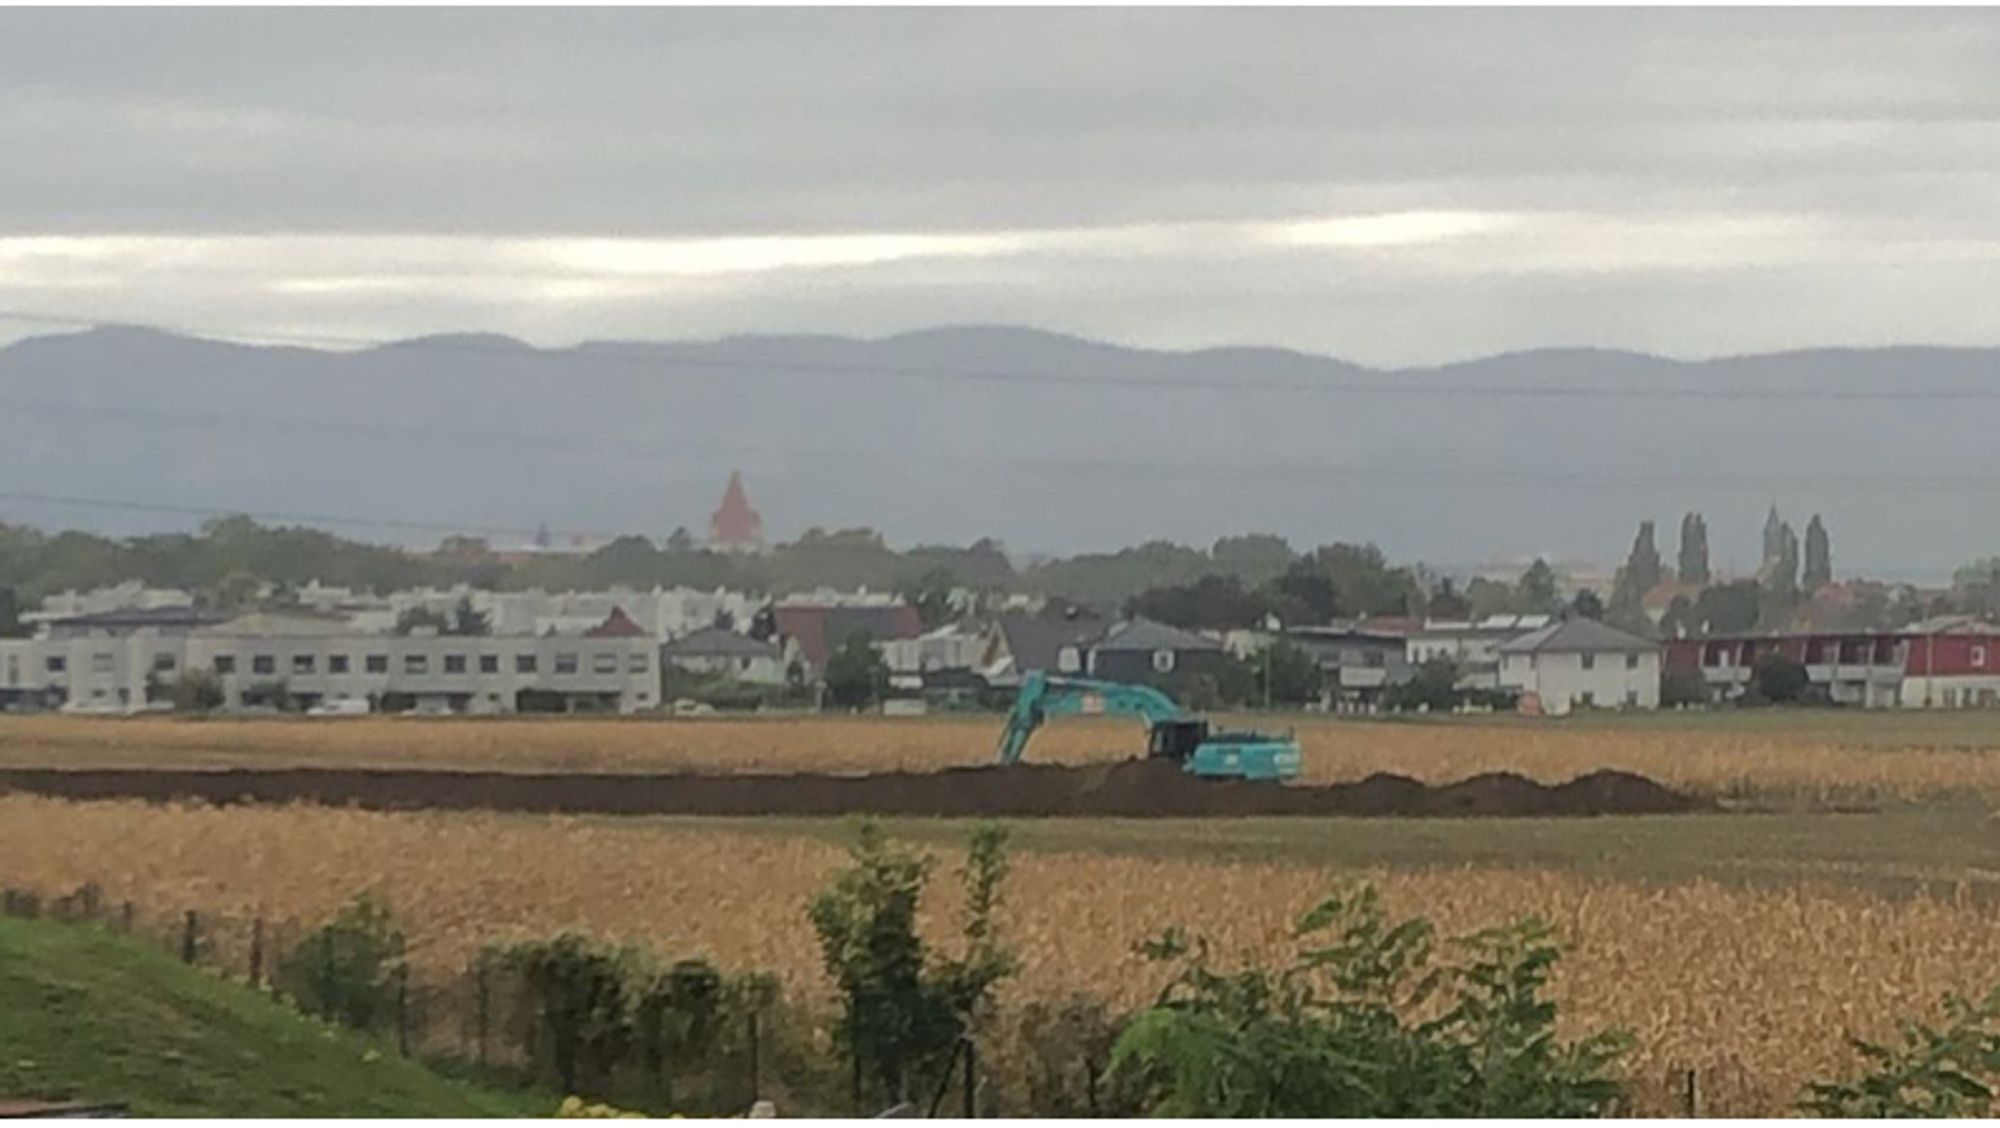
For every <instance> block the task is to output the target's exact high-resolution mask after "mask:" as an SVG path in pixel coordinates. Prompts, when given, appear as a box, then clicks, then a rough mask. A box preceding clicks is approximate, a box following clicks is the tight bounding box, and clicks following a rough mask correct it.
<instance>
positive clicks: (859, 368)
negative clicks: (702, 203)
mask: <svg viewBox="0 0 2000 1128" xmlns="http://www.w3.org/2000/svg"><path fill="white" fill-rule="evenodd" d="M0 321H14V322H20V323H22V324H28V325H43V326H50V327H60V328H85V329H88V328H97V327H102V326H109V325H118V324H123V323H121V322H119V321H117V320H116V319H109V318H97V317H84V316H79V315H68V314H53V313H44V312H37V311H29V310H13V309H0ZM156 328H158V329H159V330H160V331H162V332H171V333H176V334H179V335H182V336H188V337H197V338H205V339H208V340H211V341H222V342H229V343H253V344H277V345H294V346H302V347H310V348H342V349H356V350H364V349H389V348H394V349H401V350H408V351H412V352H435V353H447V354H453V353H455V354H467V355H472V356H485V357H491V358H494V359H506V360H510V361H513V360H522V359H532V360H539V361H542V362H557V361H561V362H564V363H581V364H585V365H593V364H594V365H600V366H611V367H618V368H624V369H629V370H640V371H646V372H651V373H654V374H658V373H660V372H662V371H672V370H675V369H696V370H711V371H719V372H742V373H749V374H752V375H764V376H770V375H848V376H864V377H866V376H886V377H891V378H895V379H905V380H915V381H922V382H928V383H944V384H983V383H992V384H1014V385H1023V386H1054V387H1099V388H1139V389H1148V390H1156V391H1206V392H1217V391H1219V392H1233V393H1251V392H1254V393H1273V394H1303V395H1340V396H1388V397H1418V398H1427V399H1451V398H1459V397H1464V398H1473V399H1526V400H1536V399H1605V400H1732V401H1760V402H1769V403H1796V402H1799V401H1800V400H1803V399H1812V400H1818V401H1839V402H1861V403H1869V402H1881V401H1921V402H1942V403H1951V402H1959V401H1970V402H1985V401H2000V387H1995V388H1969V387H1953V388H1853V387H1847V388H1790V389H1776V388H1744V387H1729V388H1720V387H1718V388H1689V387H1680V388H1674V387H1637V388H1635V387H1605V386H1601V385H1590V384H1500V383H1479V384H1437V383H1431V382H1427V381H1429V380H1430V379H1431V378H1432V377H1433V376H1434V375H1435V372H1434V370H1432V371H1416V372H1404V373H1400V374H1397V373H1383V374H1381V376H1379V377H1378V378H1375V379H1372V380H1351V379H1337V378H1331V377H1328V378H1312V379H1297V380H1283V379H1271V378H1268V377H1264V378H1253V377H1242V376H1231V377H1217V376H1204V375H1190V376H1173V377H1163V376H1146V375H1115V374H1114V375H1082V374H1077V373H1065V372H1036V371H1027V370H995V369H977V368H955V369H946V368H934V367H914V366H907V365H882V364H839V363H834V362H825V361H797V360H784V359H779V358H769V359H758V360H742V359H732V358H725V357H701V356H687V355H680V354H677V353H676V354H665V353H663V352H661V350H664V349H671V348H684V347H686V346H680V345H674V344H671V343H669V344H655V343H650V342H614V343H613V344H614V345H615V347H603V348H596V349H588V350H585V349H578V348H571V349H567V350H563V351H560V352H557V351H551V350H544V349H538V348H534V347H532V346H529V347H527V348H525V349H524V348H517V347H511V346H492V345H483V344H480V343H479V342H477V341H468V340H463V339H453V338H429V337H427V338H417V339H414V340H396V339H394V338H387V337H366V336H347V335H341V334H330V333H286V332H265V331H244V330H229V329H218V328H215V327H203V326H192V325H165V326H158V327H156ZM642 349H643V350H649V351H648V352H646V353H644V354H641V353H640V352H638V351H637V350H642ZM1183 355H1194V354H1183Z"/></svg>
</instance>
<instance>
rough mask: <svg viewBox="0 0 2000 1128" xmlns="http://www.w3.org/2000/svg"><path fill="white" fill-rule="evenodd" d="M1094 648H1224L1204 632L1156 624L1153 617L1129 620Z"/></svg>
mask: <svg viewBox="0 0 2000 1128" xmlns="http://www.w3.org/2000/svg"><path fill="white" fill-rule="evenodd" d="M1091 649H1092V650H1104V651H1113V652H1116V651H1120V650H1143V651H1146V652H1148V653H1151V652H1152V651H1155V650H1221V649H1222V644H1221V643H1219V642H1217V641H1215V640H1214V639H1212V638H1208V637H1206V636H1204V635H1198V634H1195V633H1193V632H1191V631H1184V630H1182V629H1180V628H1179V627H1170V626H1168V625H1166V624H1165V623H1156V622H1154V621H1153V620H1151V619H1128V620H1126V621H1125V622H1122V623H1119V624H1118V625H1116V626H1114V627H1112V628H1111V629H1110V630H1108V631H1106V632H1105V633H1104V636H1103V637H1102V638H1100V639H1098V640H1097V641H1096V642H1094V643H1092V644H1091Z"/></svg>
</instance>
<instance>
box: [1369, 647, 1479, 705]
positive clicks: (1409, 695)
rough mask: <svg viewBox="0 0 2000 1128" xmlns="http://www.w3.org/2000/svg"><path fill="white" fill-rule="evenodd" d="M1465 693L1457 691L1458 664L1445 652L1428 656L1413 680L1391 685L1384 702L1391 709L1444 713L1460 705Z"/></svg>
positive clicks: (1412, 677) (1383, 695) (1384, 694)
mask: <svg viewBox="0 0 2000 1128" xmlns="http://www.w3.org/2000/svg"><path fill="white" fill-rule="evenodd" d="M1462 700H1464V695H1463V694H1461V693H1460V692H1459V690H1458V663H1456V662H1454V661H1452V660H1451V659H1449V658H1446V657H1444V656H1442V655H1440V656H1438V657H1435V658H1428V659H1426V660H1425V661H1424V663H1423V665H1421V666H1418V667H1417V668H1416V670H1415V672H1413V673H1412V674H1411V676H1410V680H1409V681H1406V682H1404V683H1402V684H1401V685H1392V686H1390V687H1389V688H1388V689H1387V690H1384V691H1383V693H1382V704H1383V705H1384V706H1386V707H1387V708H1390V709H1402V710H1415V709H1418V708H1423V709H1428V710H1429V711H1431V712H1433V713H1445V712H1449V711H1451V710H1452V709H1455V708H1457V707H1458V703H1459V702H1460V701H1462Z"/></svg>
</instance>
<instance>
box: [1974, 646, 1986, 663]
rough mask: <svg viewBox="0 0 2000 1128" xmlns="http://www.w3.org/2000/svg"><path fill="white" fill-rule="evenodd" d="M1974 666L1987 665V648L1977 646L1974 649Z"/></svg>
mask: <svg viewBox="0 0 2000 1128" xmlns="http://www.w3.org/2000/svg"><path fill="white" fill-rule="evenodd" d="M1972 664H1973V665H1975V666H1984V665H1985V664H1986V648H1985V647H1983V646H1975V647H1973V648H1972Z"/></svg>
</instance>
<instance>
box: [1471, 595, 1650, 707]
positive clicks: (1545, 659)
mask: <svg viewBox="0 0 2000 1128" xmlns="http://www.w3.org/2000/svg"><path fill="white" fill-rule="evenodd" d="M1494 650H1495V653H1496V654H1497V655H1498V657H1499V685H1500V688H1502V689H1509V690H1514V691H1516V692H1518V693H1520V694H1521V697H1522V707H1523V709H1525V710H1528V711H1540V712H1543V713H1548V714H1552V715H1555V716H1562V715H1564V714H1566V713H1569V712H1571V711H1572V710H1575V709H1592V708H1596V709H1657V708H1659V705H1660V654H1661V649H1660V644H1659V643H1657V642H1654V641H1653V640H1651V639H1647V638H1640V637H1639V636H1637V635H1631V634H1626V633H1625V632H1624V631H1621V630H1617V629H1615V628H1612V627H1607V626H1605V625H1604V624H1603V623H1600V622H1597V621H1596V620H1594V619H1583V618H1574V619H1563V620H1561V621H1560V622H1555V623H1550V624H1548V625H1547V626H1545V627H1542V628H1541V629H1539V630H1534V631H1530V632H1528V633H1527V634H1524V635H1521V636H1519V637H1517V638H1513V639H1509V640H1508V641H1506V642H1503V643H1500V644H1499V645H1498V646H1496V647H1495V648H1494Z"/></svg>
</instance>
